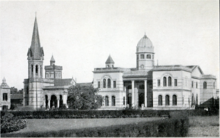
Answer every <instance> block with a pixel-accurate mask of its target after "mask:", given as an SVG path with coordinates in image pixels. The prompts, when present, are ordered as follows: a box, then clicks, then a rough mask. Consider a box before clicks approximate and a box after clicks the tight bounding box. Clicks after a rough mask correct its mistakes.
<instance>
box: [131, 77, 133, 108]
mask: <svg viewBox="0 0 220 138" xmlns="http://www.w3.org/2000/svg"><path fill="white" fill-rule="evenodd" d="M131 89H132V107H134V80H132V85H131Z"/></svg>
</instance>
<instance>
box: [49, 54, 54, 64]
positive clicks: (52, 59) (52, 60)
mask: <svg viewBox="0 0 220 138" xmlns="http://www.w3.org/2000/svg"><path fill="white" fill-rule="evenodd" d="M54 64H55V59H54V58H53V55H52V57H51V59H50V65H54Z"/></svg>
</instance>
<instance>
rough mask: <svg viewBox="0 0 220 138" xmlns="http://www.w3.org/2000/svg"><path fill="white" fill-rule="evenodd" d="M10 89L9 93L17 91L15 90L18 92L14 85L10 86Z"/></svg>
mask: <svg viewBox="0 0 220 138" xmlns="http://www.w3.org/2000/svg"><path fill="white" fill-rule="evenodd" d="M10 91H11V94H14V93H17V92H18V89H17V88H15V87H11V88H10Z"/></svg>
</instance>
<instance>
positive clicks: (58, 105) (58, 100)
mask: <svg viewBox="0 0 220 138" xmlns="http://www.w3.org/2000/svg"><path fill="white" fill-rule="evenodd" d="M59 107H60V99H57V108H59Z"/></svg>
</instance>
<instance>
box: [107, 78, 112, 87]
mask: <svg viewBox="0 0 220 138" xmlns="http://www.w3.org/2000/svg"><path fill="white" fill-rule="evenodd" d="M108 88H111V80H110V79H108Z"/></svg>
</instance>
